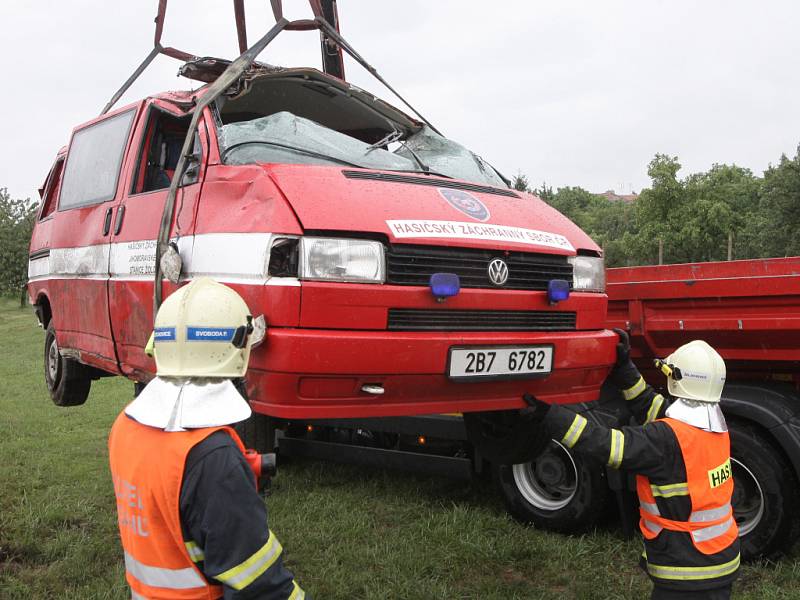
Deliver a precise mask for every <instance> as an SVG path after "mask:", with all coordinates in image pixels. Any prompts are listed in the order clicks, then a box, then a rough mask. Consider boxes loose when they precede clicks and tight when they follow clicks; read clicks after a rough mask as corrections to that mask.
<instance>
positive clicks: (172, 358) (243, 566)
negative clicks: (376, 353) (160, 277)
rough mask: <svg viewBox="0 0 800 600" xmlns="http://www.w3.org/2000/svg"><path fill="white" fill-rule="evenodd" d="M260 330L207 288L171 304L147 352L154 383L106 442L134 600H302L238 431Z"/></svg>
mask: <svg viewBox="0 0 800 600" xmlns="http://www.w3.org/2000/svg"><path fill="white" fill-rule="evenodd" d="M256 337H257V336H256V335H253V320H252V317H251V316H250V314H249V310H248V308H247V305H246V304H245V302H244V300H242V298H241V297H240V296H239V295H238V294H237V293H236V292H234V291H233V290H231V289H230V288H228V287H226V286H224V285H222V284H219V283H217V282H215V281H213V280H211V279H207V278H201V279H196V280H194V281H192V282H191V283H190V284H188V285H186V286H183V287H181V288H180V289H178V290H177V291H176V292H174V293H173V294H172V295H171V296H169V297H168V298H167V299H166V300H165V301H164V303H163V304H162V306H161V308H160V309H159V311H158V315H157V316H156V322H155V331H154V333H153V337H152V338H151V340H152V341H153V351H154V354H155V360H156V368H157V377H156V378H155V379H153V380H152V381H151V382H150V383H149V384H147V386H146V387H145V388H144V390H142V392H141V393H140V394H139V395H138V396H137V397H136V399H134V400H133V402H131V403H130V404H129V405H128V406H127V407H126V408H125V410H123V411H122V413H120V415H119V416H118V417H117V420H116V421H115V422H114V426H113V427H112V429H111V434H110V436H109V440H108V445H109V455H110V462H111V474H112V477H113V480H114V490H115V493H116V497H117V513H118V517H119V530H120V537H121V538H122V548H123V550H124V554H125V572H126V573H125V575H126V578H127V581H128V584H129V585H130V587H131V590H132V596H133V598H134V600H138V599H144V598H146V599H159V600H162V599H163V600H173V599H174V600H194V599H198V600H199V599H201V598H202V599H212V598H222V597H224V598H226V599H243V598H263V599H267V600H286V599H290V600H301V599H303V598H306V597H307V596H305V594H304V592H303V590H302V589H301V588H300V587H299V586H298V585H297V583H296V582H295V580H294V577H293V575H292V573H290V572H289V571H288V570H286V568H285V567H284V565H283V562H282V559H281V551H282V549H281V544H280V543H279V542H278V540H277V539H276V538H275V535H274V534H273V533H272V532H271V531H270V530H269V528H268V526H267V511H266V507H265V506H264V502H263V500H262V499H261V497H260V496H259V494H258V492H257V490H256V481H255V477H254V474H253V471H252V470H251V469H250V467H249V465H248V463H247V461H246V460H245V457H244V455H243V452H244V446H243V445H242V442H241V440H240V439H239V437H238V436H237V434H236V432H235V431H234V430H233V429H231V427H230V425H231V424H232V423H237V422H239V421H243V420H244V419H246V418H247V417H249V416H250V414H251V411H250V406H249V405H248V403H247V401H246V400H245V399H244V398H243V397H242V395H241V394H240V393H239V392H238V391H237V389H236V387H235V386H234V383H233V382H232V379H234V378H241V377H243V376H244V374H245V371H246V370H247V363H248V360H249V358H250V349H251V347H252V345H253V343H254V341H256V340H255V338H256Z"/></svg>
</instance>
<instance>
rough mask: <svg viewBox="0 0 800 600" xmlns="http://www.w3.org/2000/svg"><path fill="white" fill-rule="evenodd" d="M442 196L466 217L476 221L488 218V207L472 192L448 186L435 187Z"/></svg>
mask: <svg viewBox="0 0 800 600" xmlns="http://www.w3.org/2000/svg"><path fill="white" fill-rule="evenodd" d="M437 189H438V190H439V193H440V194H441V195H442V198H444V199H445V200H447V202H448V203H449V204H450V206H452V207H453V208H455V209H456V210H459V211H461V212H462V213H464V214H465V215H467V216H468V217H472V218H473V219H476V220H477V221H487V220H488V219H489V216H490V215H489V209H488V208H486V206H485V205H484V204H483V202H481V201H480V200H478V199H477V198H476V197H475V196H473V195H472V194H470V193H468V192H465V191H463V190H451V189H448V188H437Z"/></svg>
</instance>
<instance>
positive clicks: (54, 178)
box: [39, 158, 64, 220]
mask: <svg viewBox="0 0 800 600" xmlns="http://www.w3.org/2000/svg"><path fill="white" fill-rule="evenodd" d="M63 171H64V159H63V158H59V159H58V160H56V164H54V165H53V168H52V170H51V171H50V176H49V177H48V178H47V183H46V184H45V189H44V195H43V196H42V212H41V214H40V215H39V219H40V220H41V219H44V218H46V217H49V216H50V215H51V214H52V213H53V210H54V209H55V207H56V199H57V198H58V190H59V188H60V187H61V173H62V172H63Z"/></svg>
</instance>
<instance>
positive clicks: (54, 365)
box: [47, 337, 61, 383]
mask: <svg viewBox="0 0 800 600" xmlns="http://www.w3.org/2000/svg"><path fill="white" fill-rule="evenodd" d="M60 359H61V357H60V355H59V352H58V343H57V342H56V339H55V337H54V338H53V341H52V342H51V343H50V348H48V350H47V372H48V374H49V375H50V380H51V381H52V382H53V383H55V382H56V380H57V379H58V367H59V362H60Z"/></svg>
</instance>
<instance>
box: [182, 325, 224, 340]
mask: <svg viewBox="0 0 800 600" xmlns="http://www.w3.org/2000/svg"><path fill="white" fill-rule="evenodd" d="M234 333H236V329H234V328H232V327H187V328H186V340H187V341H189V342H230V341H231V340H232V339H233V335H234Z"/></svg>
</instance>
